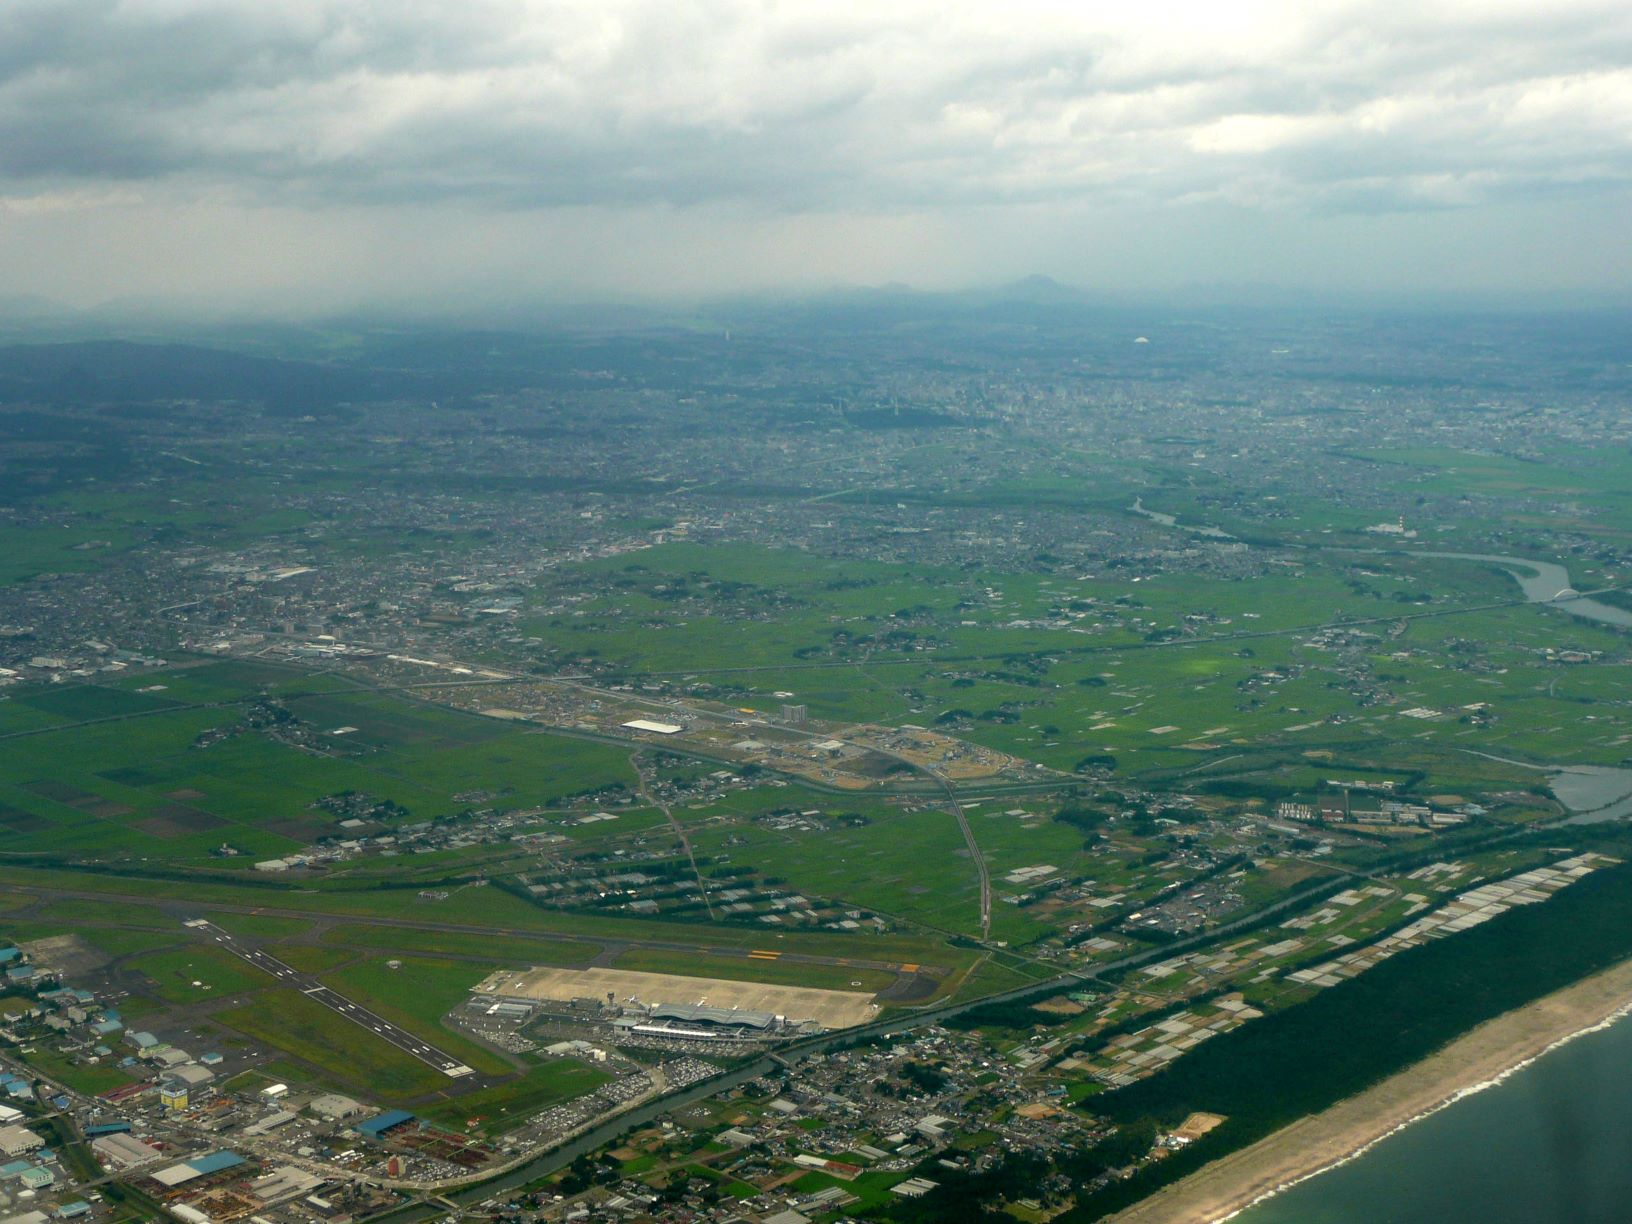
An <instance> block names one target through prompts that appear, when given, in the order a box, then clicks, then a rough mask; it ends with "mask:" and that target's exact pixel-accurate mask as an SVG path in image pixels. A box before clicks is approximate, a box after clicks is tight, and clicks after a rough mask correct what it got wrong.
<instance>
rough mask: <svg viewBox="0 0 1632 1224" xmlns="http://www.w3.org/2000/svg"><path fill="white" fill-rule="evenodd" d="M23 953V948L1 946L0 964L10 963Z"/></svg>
mask: <svg viewBox="0 0 1632 1224" xmlns="http://www.w3.org/2000/svg"><path fill="white" fill-rule="evenodd" d="M22 955H23V950H22V949H21V948H0V965H9V964H11V962H12V961H14V960H17V959H19V958H20V957H21V956H22Z"/></svg>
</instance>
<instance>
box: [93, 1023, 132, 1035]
mask: <svg viewBox="0 0 1632 1224" xmlns="http://www.w3.org/2000/svg"><path fill="white" fill-rule="evenodd" d="M124 1027H125V1026H124V1025H123V1024H120V1023H119V1021H117V1020H98V1021H97V1022H96V1023H95V1024H93V1025H91V1031H92V1032H94V1033H98V1034H100V1035H101V1036H103V1037H111V1036H112V1035H113V1034H114V1033H117V1032H118V1031H119V1030H120V1029H122V1028H124Z"/></svg>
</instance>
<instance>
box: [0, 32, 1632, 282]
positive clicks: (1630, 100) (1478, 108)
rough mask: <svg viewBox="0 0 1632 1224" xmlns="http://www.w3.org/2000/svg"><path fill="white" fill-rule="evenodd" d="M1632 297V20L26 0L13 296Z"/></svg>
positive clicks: (1, 107)
mask: <svg viewBox="0 0 1632 1224" xmlns="http://www.w3.org/2000/svg"><path fill="white" fill-rule="evenodd" d="M1032 272H1042V273H1047V274H1049V275H1052V276H1055V277H1057V278H1058V279H1060V280H1063V281H1067V282H1070V283H1074V284H1080V285H1085V286H1094V287H1101V288H1110V289H1117V290H1131V291H1136V292H1137V291H1146V290H1170V289H1173V288H1175V287H1181V286H1185V285H1188V284H1193V283H1195V284H1209V283H1219V282H1224V283H1256V284H1265V285H1272V286H1286V287H1293V288H1315V289H1322V290H1332V289H1345V288H1353V289H1359V290H1368V291H1373V290H1390V291H1391V290H1405V291H1414V290H1436V291H1437V290H1452V291H1486V290H1495V291H1503V292H1511V291H1514V290H1518V291H1524V290H1531V289H1534V290H1537V291H1541V292H1558V291H1570V290H1585V291H1610V292H1615V291H1620V290H1626V289H1632V3H1629V2H1628V0H1614V2H1609V3H1599V2H1597V0H1545V2H1532V0H1401V2H1396V0H1369V2H1362V3H1348V2H1342V0H1337V2H1323V0H1302V2H1297V3H1271V2H1265V3H1231V2H1229V0H1204V2H1199V3H1175V2H1164V0H1131V2H1130V0H1118V2H1117V3H1097V2H1095V0H1076V2H1070V3H1052V2H1047V0H989V2H983V3H957V2H956V0H936V2H925V3H918V2H917V0H866V2H858V3H845V2H844V0H823V2H820V3H771V2H766V3H751V2H748V0H652V2H647V0H583V2H580V0H570V2H560V0H557V2H551V0H502V2H490V0H457V2H439V3H431V2H427V0H0V296H3V295H16V294H41V295H44V296H47V297H50V298H54V299H57V300H61V301H66V302H71V303H75V304H89V303H94V302H99V301H103V300H106V299H110V298H124V297H137V298H144V297H160V298H175V299H180V300H189V301H196V302H199V303H202V304H212V305H214V304H219V305H229V306H240V305H243V304H246V303H248V304H261V305H267V304H272V305H277V306H279V307H280V308H286V309H287V308H293V309H300V308H310V309H314V310H325V309H331V308H335V307H344V306H349V305H353V304H368V303H372V302H385V303H394V304H401V303H416V304H419V305H421V306H425V307H429V308H434V307H435V306H436V305H437V304H438V303H446V304H448V305H449V306H458V307H462V306H466V305H469V304H471V303H476V302H481V301H484V300H493V301H500V302H502V301H510V300H520V299H524V298H527V297H528V296H531V295H539V296H546V297H548V296H565V297H570V298H582V297H597V296H630V295H634V296H663V295H671V294H680V295H689V294H711V293H719V292H731V291H737V290H743V289H749V290H759V289H772V290H775V289H784V288H785V289H790V290H806V289H810V288H815V287H822V286H828V285H840V284H876V283H880V282H884V281H890V280H900V281H906V282H909V283H912V284H915V285H920V286H924V287H930V288H938V287H954V286H960V285H968V284H978V283H991V282H996V281H1001V280H1004V279H1009V278H1013V277H1018V276H1022V275H1025V274H1028V273H1032Z"/></svg>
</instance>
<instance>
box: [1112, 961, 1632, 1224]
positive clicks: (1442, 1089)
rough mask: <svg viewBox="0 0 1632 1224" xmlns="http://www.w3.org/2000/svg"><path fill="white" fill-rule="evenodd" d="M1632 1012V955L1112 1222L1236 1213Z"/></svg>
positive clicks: (1191, 1219)
mask: <svg viewBox="0 0 1632 1224" xmlns="http://www.w3.org/2000/svg"><path fill="white" fill-rule="evenodd" d="M1629 1013H1632V960H1627V961H1623V962H1621V963H1620V964H1618V965H1615V966H1613V967H1611V968H1609V969H1606V970H1604V971H1603V972H1601V973H1597V974H1594V975H1593V976H1592V977H1589V978H1584V979H1582V980H1581V981H1579V982H1576V983H1575V984H1574V985H1571V986H1566V987H1565V988H1564V989H1563V990H1559V991H1556V992H1554V993H1553V994H1550V995H1545V996H1543V997H1542V998H1540V999H1537V1000H1535V1001H1534V1002H1533V1003H1529V1004H1526V1005H1525V1006H1524V1007H1520V1008H1518V1009H1516V1010H1514V1011H1510V1012H1507V1013H1505V1014H1504V1015H1500V1016H1497V1017H1495V1018H1494V1019H1492V1020H1487V1021H1485V1022H1484V1023H1483V1024H1481V1025H1479V1026H1478V1027H1477V1028H1475V1029H1472V1030H1471V1031H1469V1032H1467V1033H1464V1034H1463V1035H1462V1036H1461V1037H1458V1038H1457V1039H1456V1040H1454V1041H1452V1042H1451V1043H1450V1044H1449V1045H1447V1046H1445V1047H1444V1048H1442V1049H1440V1050H1438V1051H1437V1052H1435V1053H1433V1054H1431V1055H1429V1056H1428V1057H1427V1058H1425V1059H1423V1060H1422V1061H1421V1062H1419V1063H1416V1064H1414V1065H1413V1066H1411V1067H1408V1068H1406V1069H1405V1070H1403V1071H1400V1072H1397V1073H1396V1074H1394V1075H1392V1076H1390V1077H1389V1078H1388V1079H1386V1080H1384V1081H1382V1082H1381V1083H1379V1084H1376V1085H1374V1086H1373V1087H1371V1088H1368V1089H1367V1090H1366V1091H1364V1092H1362V1093H1360V1094H1359V1095H1358V1096H1353V1097H1350V1098H1349V1099H1348V1100H1345V1101H1340V1102H1338V1103H1337V1104H1336V1105H1334V1106H1332V1107H1331V1108H1330V1109H1328V1110H1325V1111H1324V1112H1322V1113H1319V1114H1313V1115H1311V1116H1309V1117H1307V1118H1302V1119H1300V1120H1299V1121H1297V1122H1294V1123H1292V1124H1291V1125H1290V1126H1287V1127H1283V1128H1282V1129H1281V1130H1279V1131H1276V1132H1275V1133H1274V1134H1273V1135H1270V1136H1268V1137H1266V1138H1264V1139H1260V1140H1259V1141H1258V1142H1257V1143H1254V1144H1252V1145H1251V1146H1250V1147H1245V1148H1242V1149H1241V1150H1240V1151H1237V1152H1231V1153H1230V1154H1229V1155H1227V1156H1224V1157H1221V1158H1220V1159H1218V1160H1216V1161H1214V1162H1213V1163H1212V1164H1210V1165H1207V1166H1206V1167H1205V1168H1202V1169H1200V1170H1198V1171H1197V1172H1195V1173H1193V1174H1191V1175H1190V1176H1189V1177H1187V1178H1185V1179H1184V1180H1183V1181H1179V1182H1175V1183H1174V1184H1173V1185H1171V1186H1166V1187H1164V1188H1163V1189H1161V1190H1159V1191H1157V1192H1156V1193H1155V1194H1153V1195H1151V1196H1150V1197H1149V1198H1147V1199H1145V1200H1144V1201H1143V1202H1140V1203H1136V1204H1135V1205H1134V1206H1132V1207H1129V1208H1128V1209H1126V1210H1125V1211H1122V1212H1120V1213H1118V1214H1117V1215H1115V1216H1112V1217H1111V1220H1112V1222H1113V1224H1178V1222H1180V1221H1182V1222H1183V1224H1201V1222H1202V1221H1208V1222H1214V1224H1216V1222H1217V1221H1222V1220H1228V1219H1230V1218H1232V1217H1234V1216H1236V1215H1238V1214H1239V1213H1240V1212H1242V1211H1245V1210H1246V1209H1247V1208H1248V1207H1251V1206H1253V1205H1254V1204H1255V1203H1259V1202H1262V1201H1263V1200H1264V1199H1267V1198H1270V1197H1272V1196H1273V1195H1275V1194H1277V1193H1279V1192H1280V1191H1282V1190H1286V1189H1289V1188H1290V1187H1291V1186H1294V1185H1296V1184H1297V1183H1299V1182H1301V1181H1306V1180H1308V1179H1309V1178H1311V1177H1315V1176H1318V1175H1319V1174H1321V1173H1323V1172H1325V1171H1326V1170H1328V1169H1331V1168H1335V1167H1336V1166H1338V1165H1340V1164H1345V1163H1347V1162H1348V1161H1350V1160H1352V1159H1354V1158H1355V1157H1356V1156H1358V1155H1360V1154H1361V1153H1362V1152H1364V1151H1366V1150H1367V1149H1368V1148H1370V1147H1371V1146H1372V1145H1373V1144H1375V1143H1377V1142H1378V1141H1379V1140H1381V1139H1384V1138H1386V1137H1388V1136H1389V1135H1391V1134H1393V1133H1395V1132H1396V1131H1399V1130H1402V1129H1404V1128H1405V1127H1407V1126H1409V1125H1411V1124H1412V1123H1413V1122H1416V1121H1418V1120H1419V1119H1421V1118H1424V1117H1426V1116H1428V1115H1429V1114H1431V1113H1435V1112H1437V1111H1439V1110H1440V1109H1443V1108H1445V1107H1446V1106H1447V1105H1450V1104H1453V1103H1454V1102H1456V1101H1458V1100H1460V1099H1461V1098H1463V1097H1465V1096H1469V1095H1471V1094H1472V1093H1475V1092H1481V1091H1483V1090H1484V1089H1486V1088H1490V1087H1493V1086H1495V1085H1496V1084H1499V1083H1501V1081H1502V1080H1504V1079H1506V1078H1507V1076H1509V1075H1511V1074H1512V1073H1513V1072H1514V1071H1516V1070H1518V1069H1519V1068H1521V1067H1524V1066H1527V1065H1528V1064H1529V1063H1531V1062H1533V1061H1534V1060H1535V1059H1536V1058H1538V1057H1540V1056H1541V1055H1542V1054H1545V1053H1546V1052H1547V1051H1548V1050H1551V1049H1553V1048H1554V1047H1556V1046H1560V1045H1563V1044H1564V1043H1565V1042H1568V1041H1571V1040H1573V1039H1574V1038H1576V1037H1579V1036H1582V1035H1583V1034H1585V1033H1589V1032H1594V1031H1596V1030H1598V1029H1600V1028H1602V1027H1603V1026H1604V1025H1606V1024H1609V1023H1612V1022H1614V1021H1615V1020H1617V1019H1618V1018H1620V1017H1621V1016H1623V1015H1627V1014H1629Z"/></svg>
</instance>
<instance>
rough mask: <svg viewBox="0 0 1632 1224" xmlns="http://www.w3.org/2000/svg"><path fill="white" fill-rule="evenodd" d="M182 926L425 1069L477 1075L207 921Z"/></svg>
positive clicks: (449, 1074)
mask: <svg viewBox="0 0 1632 1224" xmlns="http://www.w3.org/2000/svg"><path fill="white" fill-rule="evenodd" d="M183 925H185V926H188V927H191V928H192V929H193V930H195V931H198V932H199V933H200V934H203V935H206V936H208V937H209V938H210V939H211V940H213V941H214V942H215V943H216V944H218V945H219V946H220V947H221V948H223V949H225V950H226V951H228V952H231V953H232V954H233V955H234V956H237V957H240V958H241V959H243V960H246V961H248V962H249V963H250V964H252V965H254V966H255V968H257V969H259V970H260V971H261V972H262V973H266V974H269V975H271V976H272V977H274V978H276V979H277V980H278V981H279V982H281V983H282V984H283V985H285V986H293V987H294V988H295V989H296V990H298V991H300V993H301V994H303V995H305V996H306V997H307V998H309V999H313V1000H315V1001H316V1002H318V1003H321V1004H323V1006H324V1007H327V1008H328V1009H329V1010H330V1011H335V1012H339V1013H340V1014H341V1015H342V1016H344V1017H345V1018H346V1019H347V1020H350V1021H351V1022H352V1023H353V1024H355V1025H357V1026H358V1027H359V1028H365V1029H367V1030H368V1031H369V1032H371V1033H373V1034H374V1035H375V1036H376V1037H378V1038H380V1040H382V1041H387V1042H390V1043H391V1044H392V1045H394V1046H396V1047H397V1049H399V1050H401V1051H402V1052H403V1053H404V1054H411V1055H413V1056H414V1057H415V1058H417V1059H419V1061H420V1062H422V1063H425V1064H426V1065H427V1066H431V1067H435V1068H436V1069H437V1070H438V1071H440V1072H442V1074H443V1075H446V1076H447V1077H448V1078H449V1079H459V1078H460V1077H462V1076H466V1075H474V1074H475V1073H476V1072H475V1069H474V1068H471V1067H467V1066H465V1064H464V1063H462V1062H460V1061H459V1060H458V1059H457V1058H453V1057H452V1056H450V1055H447V1054H444V1053H443V1052H442V1051H441V1050H439V1049H437V1048H436V1047H435V1046H431V1045H426V1044H425V1042H423V1041H421V1040H420V1039H419V1038H418V1037H415V1036H414V1035H413V1034H412V1033H409V1032H406V1031H404V1030H403V1029H400V1028H398V1027H397V1026H396V1025H394V1024H392V1023H391V1022H390V1021H389V1020H386V1019H385V1018H383V1017H381V1016H376V1015H375V1014H374V1013H373V1012H371V1011H369V1010H368V1008H366V1007H363V1006H361V1005H359V1004H357V1003H353V1002H352V1001H351V1000H350V999H348V998H346V996H345V995H343V994H341V993H339V992H338V991H336V990H331V989H330V988H329V987H327V986H325V985H323V983H322V982H319V981H318V980H317V979H316V978H314V977H312V976H311V975H310V974H308V973H301V972H300V971H299V970H297V969H294V968H292V967H290V966H289V965H286V964H284V963H283V962H282V961H281V960H279V959H278V958H277V957H275V956H272V955H270V954H269V953H266V952H263V951H261V950H260V949H259V948H250V947H246V946H245V945H244V944H241V943H239V942H238V941H237V940H236V939H234V938H233V937H232V936H231V935H230V934H228V933H227V932H226V931H224V930H222V929H221V928H220V927H218V926H216V925H215V923H213V922H211V921H209V920H208V919H207V918H189V919H188V920H187V921H186V922H185V923H184V924H183Z"/></svg>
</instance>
